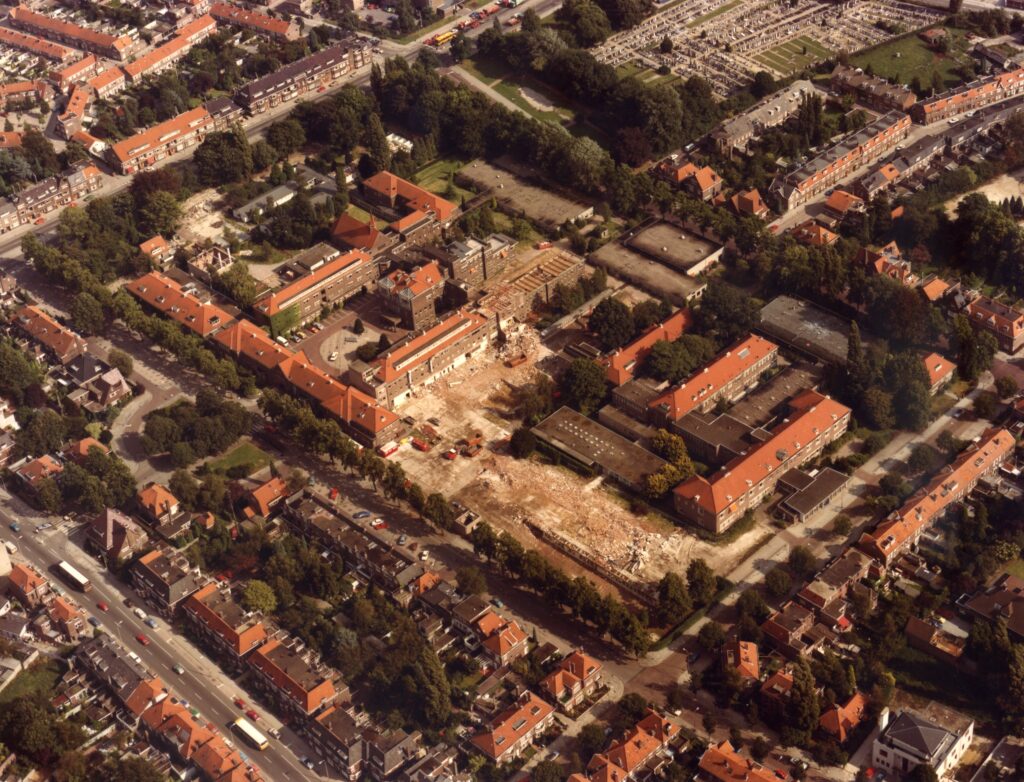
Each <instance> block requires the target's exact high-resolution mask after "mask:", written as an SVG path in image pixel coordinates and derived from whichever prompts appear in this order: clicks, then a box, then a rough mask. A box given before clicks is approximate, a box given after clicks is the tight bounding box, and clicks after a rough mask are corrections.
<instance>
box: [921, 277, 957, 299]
mask: <svg viewBox="0 0 1024 782" xmlns="http://www.w3.org/2000/svg"><path fill="white" fill-rule="evenodd" d="M949 287H950V286H949V283H948V282H946V281H945V280H943V279H942V278H940V277H935V278H933V279H931V280H928V281H927V282H925V283H923V284H922V285H921V293H923V294H924V297H925V298H926V299H928V301H938V300H939V299H941V298H942V294H944V293H945V292H946V291H948V290H949Z"/></svg>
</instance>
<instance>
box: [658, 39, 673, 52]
mask: <svg viewBox="0 0 1024 782" xmlns="http://www.w3.org/2000/svg"><path fill="white" fill-rule="evenodd" d="M675 48H676V45H675V44H674V43H672V39H671V38H669V37H668V36H667V35H666V36H665V37H664V38H662V39H661V43H660V44H658V50H659V51H660V52H661V53H662V54H671V53H672V50H673V49H675Z"/></svg>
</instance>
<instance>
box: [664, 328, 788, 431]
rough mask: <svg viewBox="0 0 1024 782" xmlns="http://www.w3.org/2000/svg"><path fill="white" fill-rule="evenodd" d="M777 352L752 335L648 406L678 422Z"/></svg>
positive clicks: (775, 348) (774, 346) (769, 343)
mask: <svg viewBox="0 0 1024 782" xmlns="http://www.w3.org/2000/svg"><path fill="white" fill-rule="evenodd" d="M778 349H779V346H778V345H776V344H775V343H774V342H769V341H768V340H766V339H764V338H763V337H759V336H757V335H756V334H752V335H750V336H749V337H747V338H746V339H745V340H743V341H742V342H740V343H738V344H737V345H735V346H733V347H732V348H730V349H729V350H727V351H725V352H724V353H721V354H719V355H718V357H717V358H716V359H715V360H714V361H712V362H711V363H710V364H708V365H707V366H705V367H704V368H703V369H699V370H697V371H696V372H694V373H693V374H692V375H691V376H690V377H688V378H687V379H686V380H684V381H683V382H682V383H680V384H679V385H677V386H674V387H673V388H670V389H669V390H668V391H666V392H665V393H664V394H662V395H661V396H659V397H657V398H655V399H654V400H653V401H652V402H650V404H649V405H648V406H649V407H652V408H658V409H661V410H664V411H665V413H666V415H667V416H668V417H669V418H670V419H671V420H673V421H678V420H679V419H680V418H682V417H683V416H684V415H686V414H687V413H689V412H691V411H693V410H696V409H697V408H698V407H699V406H700V405H701V404H702V403H703V402H704V401H705V400H707V399H709V398H711V397H713V396H714V395H715V394H717V393H718V392H719V391H720V390H721V389H722V388H724V387H726V386H727V385H728V384H729V383H731V382H732V381H733V380H735V379H736V378H738V377H740V376H741V375H742V374H743V373H744V372H745V371H746V370H747V369H748V368H750V367H752V366H755V365H756V364H757V363H758V362H759V361H761V360H762V359H763V358H765V356H768V355H771V354H772V353H774V352H776V351H778Z"/></svg>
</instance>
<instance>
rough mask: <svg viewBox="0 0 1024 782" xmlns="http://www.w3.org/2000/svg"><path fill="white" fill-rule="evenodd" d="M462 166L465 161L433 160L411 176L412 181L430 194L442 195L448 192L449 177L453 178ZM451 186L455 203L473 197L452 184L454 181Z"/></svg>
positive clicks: (468, 192) (472, 194) (468, 191)
mask: <svg viewBox="0 0 1024 782" xmlns="http://www.w3.org/2000/svg"><path fill="white" fill-rule="evenodd" d="M464 165H466V161H465V160H459V159H457V158H441V159H440V160H435V161H434V162H433V163H428V164H427V165H425V166H424V167H423V168H421V169H420V170H419V171H417V172H416V173H415V174H414V175H413V177H412V181H413V182H415V183H416V184H417V185H419V186H420V187H425V188H426V189H427V190H429V191H430V192H431V193H438V194H439V195H444V194H445V192H447V190H448V185H449V176H454V174H455V172H457V171H458V170H459V169H460V168H462V167H463V166H464ZM451 185H452V188H453V189H454V190H455V197H454V200H455V201H459V200H460V199H462V198H465V199H467V200H468V199H470V198H472V197H473V196H474V195H475V194H474V193H473V192H472V191H471V190H466V189H465V188H464V187H459V186H458V185H456V184H455V183H454V181H453V182H452V183H451Z"/></svg>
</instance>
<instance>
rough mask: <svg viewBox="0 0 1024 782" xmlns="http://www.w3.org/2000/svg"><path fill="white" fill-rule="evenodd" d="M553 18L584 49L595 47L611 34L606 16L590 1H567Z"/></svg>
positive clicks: (610, 27) (610, 26)
mask: <svg viewBox="0 0 1024 782" xmlns="http://www.w3.org/2000/svg"><path fill="white" fill-rule="evenodd" d="M555 18H556V19H558V21H559V22H560V23H561V24H563V25H564V26H565V29H566V30H567V31H568V33H569V34H570V35H571V36H572V38H573V39H575V41H576V43H577V44H578V45H579V46H581V47H583V48H584V49H589V48H590V47H591V46H596V45H597V44H599V43H601V42H602V41H604V40H605V39H606V38H607V37H608V36H609V35H611V34H612V25H611V22H609V21H608V16H607V14H605V12H604V11H603V10H602V9H601V6H599V5H598V4H597V3H594V2H592V0H569V2H567V3H564V4H563V5H562V7H561V8H559V9H558V10H557V11H556V12H555Z"/></svg>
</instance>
